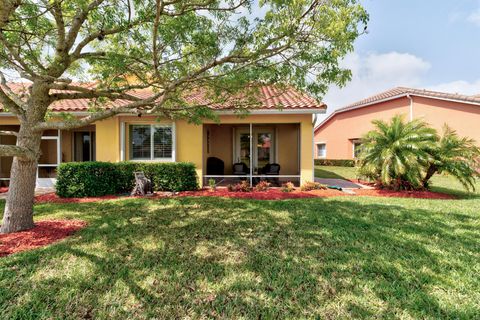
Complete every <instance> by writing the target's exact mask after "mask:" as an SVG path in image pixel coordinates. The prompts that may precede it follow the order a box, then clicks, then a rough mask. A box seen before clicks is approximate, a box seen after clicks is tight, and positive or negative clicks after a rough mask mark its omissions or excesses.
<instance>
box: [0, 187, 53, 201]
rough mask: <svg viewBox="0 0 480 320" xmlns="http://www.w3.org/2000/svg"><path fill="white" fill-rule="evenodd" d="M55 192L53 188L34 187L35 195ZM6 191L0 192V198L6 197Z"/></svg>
mask: <svg viewBox="0 0 480 320" xmlns="http://www.w3.org/2000/svg"><path fill="white" fill-rule="evenodd" d="M52 192H55V188H36V189H35V195H36V196H40V195H42V194H47V193H52ZM7 195H8V192H3V193H0V199H7Z"/></svg>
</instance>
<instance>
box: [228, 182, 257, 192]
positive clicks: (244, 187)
mask: <svg viewBox="0 0 480 320" xmlns="http://www.w3.org/2000/svg"><path fill="white" fill-rule="evenodd" d="M227 189H228V191H231V192H250V191H252V187H250V183H249V182H248V181H247V180H243V181H242V182H239V183H237V184H234V185H228V186H227Z"/></svg>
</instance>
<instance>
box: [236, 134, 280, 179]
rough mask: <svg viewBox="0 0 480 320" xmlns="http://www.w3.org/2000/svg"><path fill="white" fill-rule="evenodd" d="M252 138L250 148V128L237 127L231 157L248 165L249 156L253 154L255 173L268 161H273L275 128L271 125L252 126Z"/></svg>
mask: <svg viewBox="0 0 480 320" xmlns="http://www.w3.org/2000/svg"><path fill="white" fill-rule="evenodd" d="M252 133H253V139H252V146H251V148H250V129H249V128H237V129H236V138H235V148H234V150H235V151H234V155H233V159H235V162H243V163H245V164H246V165H247V166H250V156H251V154H253V158H252V163H251V164H252V165H253V172H254V173H257V172H258V170H259V169H261V168H263V167H264V166H265V165H267V164H268V163H274V162H276V161H275V143H274V142H275V141H274V139H275V129H274V128H271V127H264V128H261V127H260V128H254V130H252Z"/></svg>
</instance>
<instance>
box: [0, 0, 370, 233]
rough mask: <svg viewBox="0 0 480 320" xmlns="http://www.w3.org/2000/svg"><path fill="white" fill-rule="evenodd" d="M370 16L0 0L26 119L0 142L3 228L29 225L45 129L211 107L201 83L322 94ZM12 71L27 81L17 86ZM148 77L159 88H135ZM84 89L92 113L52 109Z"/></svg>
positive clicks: (248, 4) (313, 5)
mask: <svg viewBox="0 0 480 320" xmlns="http://www.w3.org/2000/svg"><path fill="white" fill-rule="evenodd" d="M367 19H368V16H367V14H366V12H365V11H364V9H363V8H362V7H361V6H360V5H359V4H358V3H357V1H356V0H327V1H324V0H317V1H315V0H313V1H312V0H295V1H291V0H263V1H257V2H255V1H251V0H221V1H219V0H68V1H67V0H0V71H1V72H0V76H1V79H0V80H1V85H0V103H1V104H2V105H3V111H8V112H10V113H12V114H14V115H15V116H16V117H17V118H18V120H19V123H20V129H19V131H18V132H3V134H13V135H16V137H17V144H16V145H15V146H10V145H0V155H1V156H13V157H14V158H13V165H12V169H11V180H10V191H9V195H8V199H7V204H6V207H5V212H4V219H3V224H2V227H1V232H3V233H6V232H13V231H18V230H23V229H28V228H31V227H32V226H33V218H32V216H33V199H34V187H35V177H36V170H37V160H38V158H39V155H40V141H41V136H42V132H43V131H45V130H48V129H72V128H77V127H81V126H84V125H88V124H91V123H94V122H95V121H98V120H101V119H105V118H107V117H112V116H114V115H116V114H119V113H142V114H147V115H150V114H151V115H158V116H161V117H171V118H176V117H183V118H187V119H189V120H192V121H199V120H200V119H202V118H205V117H213V116H214V115H213V114H212V112H211V111H209V108H208V106H207V105H206V104H208V103H206V104H204V105H193V104H189V103H187V101H185V100H184V99H183V98H184V97H185V94H186V93H188V92H193V91H195V90H202V92H206V93H207V94H208V98H209V99H208V101H209V103H222V102H223V101H226V100H227V99H230V98H231V97H244V98H243V99H242V100H246V101H249V102H248V103H247V105H248V104H249V103H253V102H251V101H250V99H247V98H245V97H248V96H249V95H246V94H241V95H239V94H238V92H239V91H240V90H244V89H245V88H246V87H248V88H254V87H255V84H259V83H276V84H280V85H281V84H289V85H294V86H296V87H298V88H300V89H303V90H305V91H308V92H310V93H311V94H314V95H317V96H321V95H322V94H323V93H324V92H325V91H326V88H327V87H328V85H329V84H332V83H335V84H337V85H342V84H344V83H345V82H346V81H347V80H348V79H349V77H350V71H349V70H346V69H343V68H341V67H340V66H339V60H341V58H342V57H344V56H345V54H347V53H348V52H349V51H351V50H352V44H353V42H354V40H355V39H356V38H357V37H358V36H359V35H360V34H361V33H363V32H364V30H365V26H366V22H367ZM12 72H14V75H16V76H17V77H18V78H20V79H21V80H22V81H28V88H27V90H25V91H23V92H20V93H19V92H16V91H15V90H13V88H12V86H10V85H9V80H10V79H8V75H11V73H12ZM5 75H7V76H5ZM132 79H134V80H132ZM79 80H89V81H92V80H94V81H95V86H89V87H86V86H84V85H79V84H78V82H79ZM143 88H150V89H151V90H152V92H153V93H152V94H151V95H150V96H148V97H138V95H135V94H132V92H133V91H132V90H137V89H143ZM243 92H244V91H243ZM252 92H253V89H252ZM85 98H86V99H91V101H92V104H91V110H90V113H89V114H88V115H87V116H83V117H81V118H78V117H74V116H73V115H69V114H55V115H52V114H51V113H50V112H49V106H51V105H52V103H59V102H61V101H62V100H65V99H85ZM120 99H121V100H122V103H121V104H119V103H118V104H115V101H116V100H120ZM125 102H126V103H125ZM105 106H108V108H106V107H105Z"/></svg>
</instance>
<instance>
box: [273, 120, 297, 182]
mask: <svg viewBox="0 0 480 320" xmlns="http://www.w3.org/2000/svg"><path fill="white" fill-rule="evenodd" d="M299 134H300V132H299V127H298V125H296V124H283V125H280V126H278V128H277V137H276V139H277V141H276V142H275V144H276V147H277V155H278V163H279V164H280V165H281V171H280V174H285V175H296V174H298V169H299V167H300V164H299V163H298V157H297V155H298V151H299V150H298V149H299V148H300V146H299V144H298V142H299Z"/></svg>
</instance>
